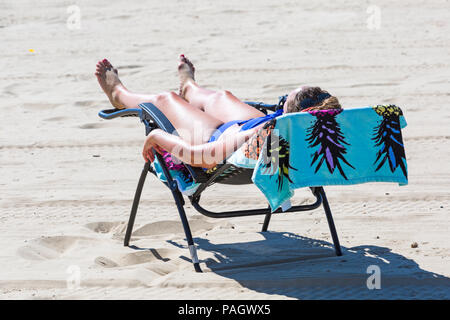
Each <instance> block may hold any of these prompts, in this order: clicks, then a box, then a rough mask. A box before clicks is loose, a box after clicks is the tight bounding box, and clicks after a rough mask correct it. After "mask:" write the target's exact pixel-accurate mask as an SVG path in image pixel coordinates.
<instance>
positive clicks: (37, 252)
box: [17, 236, 98, 260]
mask: <svg viewBox="0 0 450 320" xmlns="http://www.w3.org/2000/svg"><path fill="white" fill-rule="evenodd" d="M97 241H98V240H96V239H92V238H87V237H76V236H54V237H41V238H38V239H34V240H31V241H29V243H28V244H27V245H26V246H23V247H20V248H19V249H18V250H17V253H18V254H19V255H20V256H21V257H22V258H24V259H27V260H47V259H56V258H59V257H61V256H62V255H63V254H64V253H65V252H67V251H68V250H69V249H71V248H72V247H74V246H76V245H77V244H78V243H80V242H84V243H88V244H91V245H95V243H96V242H97Z"/></svg>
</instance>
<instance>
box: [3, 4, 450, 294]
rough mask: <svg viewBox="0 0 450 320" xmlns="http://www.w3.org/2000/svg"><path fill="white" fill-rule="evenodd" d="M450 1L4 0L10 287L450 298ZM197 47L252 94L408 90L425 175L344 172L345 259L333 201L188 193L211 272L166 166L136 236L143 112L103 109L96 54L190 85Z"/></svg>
mask: <svg viewBox="0 0 450 320" xmlns="http://www.w3.org/2000/svg"><path fill="white" fill-rule="evenodd" d="M449 9H450V5H449V2H448V1H437V0H433V1H409V0H408V1H399V2H394V3H393V2H391V1H385V0H380V1H375V2H372V1H356V0H344V1H333V2H331V1H330V2H317V1H289V0H281V1H280V0H279V1H271V0H263V1H235V0H232V1H227V2H220V5H219V4H214V3H213V2H211V3H207V2H204V1H189V2H186V1H167V2H165V3H164V4H162V2H160V1H156V0H155V1H139V2H138V1H136V2H135V3H133V2H130V1H114V2H113V1H104V0H97V1H95V2H93V1H87V0H83V1H81V0H79V1H76V2H75V1H56V0H54V1H50V0H46V1H41V2H39V4H37V3H36V2H33V1H23V0H21V1H12V0H6V1H2V2H1V3H0V44H1V59H0V70H1V71H0V110H1V111H2V117H0V248H1V249H0V299H199V300H204V299H450V216H449V212H450V148H449V146H450V145H449V144H450V128H449V125H448V124H449V120H450V109H449V108H448V103H449V96H450V90H449V89H450V87H449V84H450V83H449V78H450V64H449V59H448V57H449V53H450V39H449V34H450V23H449V21H450V13H449V12H450V10H449ZM180 53H184V54H186V55H187V56H188V57H189V58H191V59H192V60H193V62H194V63H195V66H196V70H197V71H196V72H197V73H196V80H197V81H198V82H199V83H201V84H202V85H204V86H206V87H210V88H217V89H226V90H230V91H232V92H233V93H234V94H235V95H236V96H238V97H240V98H241V99H243V100H254V101H264V102H267V103H275V102H277V100H278V96H281V95H284V94H285V93H288V92H289V91H290V90H292V89H294V88H296V87H297V86H298V85H301V84H314V85H317V86H320V87H322V88H325V89H327V90H328V91H330V92H331V93H333V94H334V95H335V96H337V97H338V98H339V100H340V102H341V104H342V105H343V107H344V108H353V107H363V106H369V105H376V104H384V103H391V104H396V105H398V106H399V107H401V108H402V110H403V112H404V115H405V119H406V121H407V122H408V126H407V127H406V128H405V129H404V130H403V135H404V142H405V148H406V156H407V161H408V173H409V184H408V185H407V186H402V187H400V186H398V185H396V184H388V183H369V184H360V185H354V186H345V187H342V186H330V187H327V188H325V189H326V191H327V195H328V199H329V201H330V205H331V209H332V211H333V214H334V220H335V224H336V228H337V231H338V233H339V236H340V242H341V245H342V248H343V256H341V257H336V256H335V255H334V251H333V248H332V241H331V237H330V234H329V230H328V225H327V221H326V218H325V215H324V212H323V209H322V208H319V209H316V210H313V211H309V212H297V213H285V214H280V215H275V216H274V217H273V218H272V221H271V225H270V227H269V232H266V233H262V232H260V230H261V226H262V223H263V220H264V217H263V216H256V217H245V218H231V219H211V218H207V217H204V216H202V215H200V214H199V213H197V212H196V211H195V210H194V209H193V208H192V207H191V206H190V205H189V204H188V205H187V207H186V210H187V215H188V218H189V219H190V221H191V228H192V232H193V236H194V240H195V242H196V245H197V248H198V256H199V259H200V261H201V266H202V268H203V269H204V271H205V272H204V273H195V272H194V270H193V267H192V264H191V262H190V258H189V250H188V249H187V246H186V242H185V240H184V233H183V230H182V226H181V223H180V221H179V218H178V213H177V210H176V207H175V205H174V203H173V199H172V196H171V194H170V192H169V190H168V189H167V188H165V187H164V186H163V185H162V184H161V183H160V182H159V181H158V180H157V179H156V178H155V177H154V176H150V175H149V177H148V179H147V183H146V186H145V188H144V192H143V195H142V200H141V205H140V209H139V212H138V216H137V220H136V225H135V229H134V230H135V231H134V233H133V237H132V245H133V247H124V246H123V237H124V234H125V228H126V223H127V221H128V216H129V212H130V208H131V204H132V199H133V195H134V192H135V189H136V184H137V181H138V178H139V175H140V171H141V169H142V166H143V159H142V156H141V151H142V146H143V143H144V139H145V135H144V127H143V126H142V124H140V123H139V120H138V119H136V118H124V119H117V120H110V121H107V120H103V119H100V118H99V117H98V116H97V113H98V111H99V110H101V109H106V108H110V104H109V101H108V99H107V97H106V96H105V95H104V94H103V93H102V91H101V89H100V87H99V85H98V83H97V81H96V79H95V76H94V71H95V63H96V62H97V61H98V60H99V59H103V58H108V59H109V60H110V61H111V62H112V63H113V64H114V65H115V66H116V67H117V68H118V69H119V75H120V77H121V79H122V80H123V81H124V83H125V85H126V86H127V87H128V88H129V89H131V90H132V91H136V92H145V93H158V92H162V91H169V90H173V91H178V77H177V72H176V70H177V58H178V55H179V54H180ZM202 199H203V200H202V203H203V204H204V205H205V207H207V208H210V209H215V210H222V211H223V210H227V209H230V210H231V209H238V208H246V207H248V208H255V207H260V206H261V204H262V203H266V201H265V198H264V197H263V195H262V194H261V193H260V191H259V190H258V189H257V188H256V187H255V186H253V185H249V186H239V187H237V186H224V185H214V186H212V187H211V188H210V189H209V190H208V191H207V192H206V193H205V194H204V195H203V196H202ZM293 200H294V201H293V202H294V203H307V202H308V201H311V200H312V197H311V193H310V192H309V191H308V190H306V189H305V190H298V191H297V192H296V194H295V197H294V199H293ZM413 244H417V246H416V245H413ZM374 265H375V266H377V267H379V269H380V272H381V273H380V274H381V288H379V289H372V290H371V289H369V288H368V286H367V280H368V278H369V277H370V275H371V273H370V272H368V268H369V267H370V266H374ZM369 269H370V268H369Z"/></svg>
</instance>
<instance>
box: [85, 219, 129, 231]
mask: <svg viewBox="0 0 450 320" xmlns="http://www.w3.org/2000/svg"><path fill="white" fill-rule="evenodd" d="M85 227H86V228H88V229H89V230H91V231H94V232H95V233H113V234H123V233H124V232H125V229H126V224H125V222H123V221H118V222H108V221H101V222H92V223H88V224H86V225H85Z"/></svg>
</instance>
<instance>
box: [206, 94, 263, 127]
mask: <svg viewBox="0 0 450 320" xmlns="http://www.w3.org/2000/svg"><path fill="white" fill-rule="evenodd" d="M204 111H205V113H207V114H209V115H211V116H212V117H215V118H217V119H219V120H221V121H223V122H228V121H232V120H248V119H253V118H257V117H262V116H265V114H264V113H262V112H261V111H259V110H257V109H255V108H253V107H251V106H249V105H248V104H246V103H244V102H242V101H241V100H239V99H238V98H237V97H235V96H234V95H233V94H232V93H231V92H229V91H221V92H217V93H216V94H215V95H214V96H213V97H211V99H210V100H209V102H208V103H207V104H206V105H205V107H204Z"/></svg>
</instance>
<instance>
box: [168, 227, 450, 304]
mask: <svg viewBox="0 0 450 320" xmlns="http://www.w3.org/2000/svg"><path fill="white" fill-rule="evenodd" d="M260 234H261V235H262V237H263V239H262V240H258V241H252V242H240V243H224V244H214V243H211V242H210V241H209V240H207V239H204V238H196V239H195V243H196V244H197V246H198V248H199V249H200V251H199V255H200V257H201V255H202V254H201V252H202V251H207V252H208V253H209V255H210V256H211V254H212V256H213V258H209V259H206V260H201V261H200V262H201V266H202V268H203V270H204V271H205V272H214V273H216V274H218V275H220V276H223V277H226V278H229V279H233V280H235V281H237V282H238V283H240V284H241V285H242V286H243V287H246V288H248V289H251V290H255V291H258V292H263V293H266V294H277V295H283V296H286V297H288V298H295V299H449V298H450V278H447V277H445V276H442V275H438V274H435V273H433V272H429V271H426V270H423V269H421V268H420V267H419V266H418V264H417V263H416V262H415V261H414V260H411V259H408V258H406V257H404V256H402V255H400V254H397V253H393V252H392V251H391V249H389V248H386V247H380V246H373V245H361V246H357V247H352V248H345V247H342V250H343V256H340V257H338V256H336V255H335V253H334V248H333V246H332V244H331V243H329V242H326V241H322V240H315V239H311V238H306V237H302V236H299V235H296V234H293V233H288V232H263V233H260ZM169 242H170V243H171V244H172V245H175V246H177V247H180V248H185V246H184V245H180V244H179V243H176V242H173V241H169ZM183 258H184V259H185V260H188V261H190V259H189V258H187V257H183ZM378 271H379V272H378ZM378 275H379V277H377V276H378ZM369 287H371V288H373V289H369ZM377 287H379V288H377Z"/></svg>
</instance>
